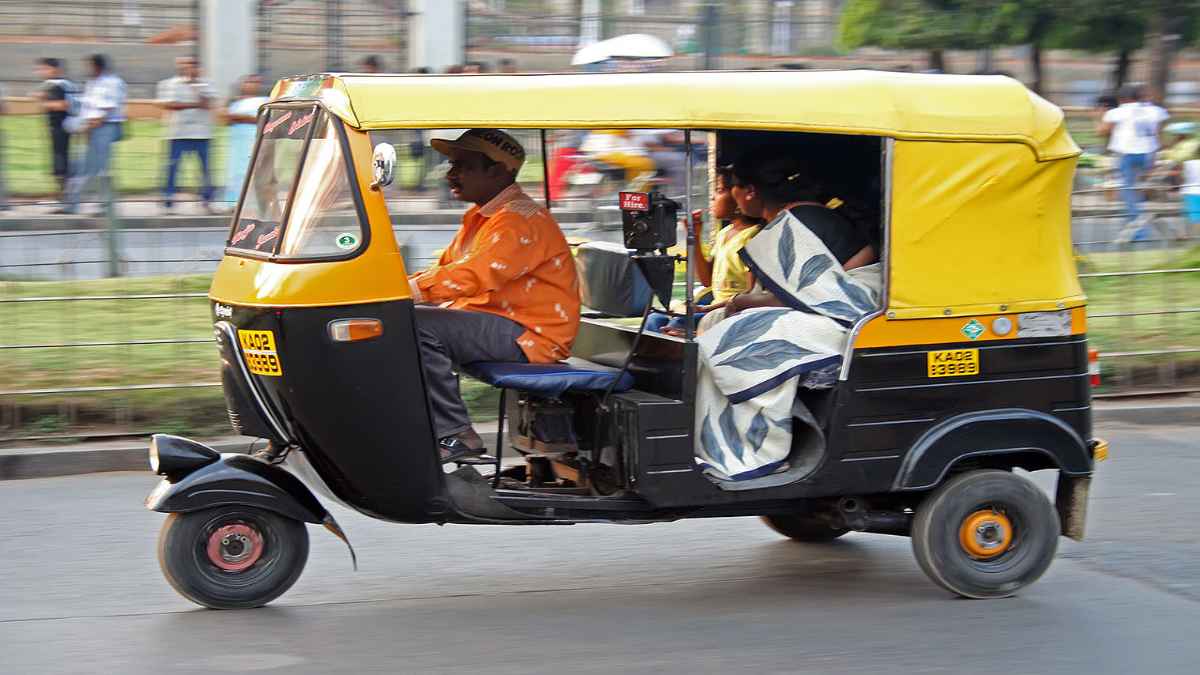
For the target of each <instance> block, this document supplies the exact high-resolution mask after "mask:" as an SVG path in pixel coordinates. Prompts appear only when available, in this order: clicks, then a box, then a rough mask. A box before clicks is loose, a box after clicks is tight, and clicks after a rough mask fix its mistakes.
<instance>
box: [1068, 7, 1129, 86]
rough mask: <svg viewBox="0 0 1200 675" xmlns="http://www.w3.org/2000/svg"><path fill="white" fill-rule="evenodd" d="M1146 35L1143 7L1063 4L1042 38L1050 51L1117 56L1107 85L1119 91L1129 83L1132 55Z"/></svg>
mask: <svg viewBox="0 0 1200 675" xmlns="http://www.w3.org/2000/svg"><path fill="white" fill-rule="evenodd" d="M1145 35H1146V16H1145V11H1144V9H1143V5H1142V4H1140V3H1133V2H1114V1H1112V0H1062V1H1061V2H1060V3H1059V8H1058V16H1057V20H1056V21H1055V22H1054V25H1053V26H1052V27H1051V28H1050V30H1049V33H1048V35H1047V36H1046V38H1045V40H1046V41H1045V44H1046V46H1047V47H1048V48H1051V49H1077V50H1081V51H1086V52H1092V53H1112V52H1115V53H1116V54H1117V59H1116V62H1115V64H1114V66H1113V71H1112V75H1111V76H1110V78H1109V84H1110V86H1111V88H1112V89H1114V90H1115V89H1118V88H1120V87H1121V85H1123V84H1125V82H1126V80H1128V79H1129V67H1130V65H1131V64H1132V62H1133V53H1134V52H1135V51H1137V50H1138V49H1141V48H1142V45H1143V43H1144V41H1145Z"/></svg>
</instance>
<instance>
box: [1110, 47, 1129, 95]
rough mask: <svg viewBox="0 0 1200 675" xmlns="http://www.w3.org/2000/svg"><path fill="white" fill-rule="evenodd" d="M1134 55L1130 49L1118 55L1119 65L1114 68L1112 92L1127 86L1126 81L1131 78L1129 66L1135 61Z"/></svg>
mask: <svg viewBox="0 0 1200 675" xmlns="http://www.w3.org/2000/svg"><path fill="white" fill-rule="evenodd" d="M1132 56H1133V55H1132V53H1131V52H1130V50H1128V49H1122V50H1121V51H1120V52H1119V53H1118V54H1117V63H1116V65H1115V66H1113V72H1112V90H1113V92H1116V91H1117V90H1118V89H1120V88H1121V87H1123V86H1124V85H1125V80H1126V79H1128V78H1129V66H1130V64H1131V63H1132V61H1133V58H1132Z"/></svg>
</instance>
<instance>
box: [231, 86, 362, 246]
mask: <svg viewBox="0 0 1200 675" xmlns="http://www.w3.org/2000/svg"><path fill="white" fill-rule="evenodd" d="M338 124H340V122H339V121H338V120H337V119H336V118H334V117H333V116H331V115H329V114H328V113H326V112H325V111H324V110H322V109H320V108H318V107H316V106H305V107H286V108H283V107H281V108H271V109H268V110H267V112H266V119H265V120H264V121H263V124H262V129H261V134H260V138H259V143H258V148H257V150H256V152H255V155H254V165H253V166H252V167H251V170H250V177H249V180H248V182H247V184H246V191H245V196H244V197H243V198H242V203H241V208H240V210H239V212H238V215H237V218H236V219H235V220H234V224H233V229H232V230H231V231H230V234H229V241H228V247H229V248H230V249H234V250H235V251H238V252H246V253H250V254H253V255H257V256H269V257H271V258H273V259H290V260H296V259H312V258H329V257H343V256H346V255H348V254H352V253H353V252H354V251H356V250H357V249H358V248H359V247H360V246H361V244H362V242H363V240H364V236H363V229H362V224H361V222H360V219H359V214H358V210H357V207H356V201H355V199H354V193H353V191H352V190H351V181H350V174H349V172H348V169H347V165H346V157H345V151H344V147H343V144H342V138H341V133H339V131H340V130H339V129H338V128H337V126H336V125H338Z"/></svg>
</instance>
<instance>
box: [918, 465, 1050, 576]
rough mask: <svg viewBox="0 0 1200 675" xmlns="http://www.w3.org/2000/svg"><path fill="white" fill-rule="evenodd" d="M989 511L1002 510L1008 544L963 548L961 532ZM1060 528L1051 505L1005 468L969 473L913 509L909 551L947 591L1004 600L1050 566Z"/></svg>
mask: <svg viewBox="0 0 1200 675" xmlns="http://www.w3.org/2000/svg"><path fill="white" fill-rule="evenodd" d="M988 512H990V513H991V514H1001V515H1002V516H1003V520H1004V522H1006V523H1007V524H1008V525H1009V526H1010V527H1009V528H1008V529H1010V530H1011V531H1010V532H1009V533H1008V535H1007V536H1008V537H1009V538H1008V540H1007V541H1008V543H1007V545H1004V546H1001V547H999V548H997V551H996V552H995V553H993V552H988V553H987V554H986V556H985V557H980V556H977V555H973V554H972V553H971V552H970V551H969V550H968V549H967V546H968V544H964V543H962V541H961V539H960V533H961V532H968V533H969V532H970V531H971V530H970V528H969V527H967V523H968V522H969V519H970V518H972V517H973V516H974V515H976V514H980V513H985V516H984V517H985V518H988V517H990V515H987V514H988ZM975 522H979V521H975ZM1059 529H1060V526H1059V520H1058V513H1057V511H1055V509H1054V505H1053V504H1051V503H1050V500H1049V499H1048V498H1047V497H1046V495H1045V493H1043V492H1042V491H1041V490H1039V489H1038V487H1037V486H1036V485H1034V484H1033V483H1031V482H1030V481H1028V480H1026V479H1025V478H1022V477H1020V476H1017V475H1014V474H1012V473H1010V472H1007V471H993V470H988V471H971V472H969V473H964V474H962V475H959V476H955V477H954V478H951V479H950V480H948V481H946V483H944V484H943V485H942V486H941V487H939V488H938V489H937V490H935V491H934V493H933V494H932V495H930V496H929V497H928V498H927V499H926V500H925V501H924V502H923V503H922V504H921V505H920V507H919V508H918V509H917V514H916V518H914V519H913V528H912V546H913V554H914V555H915V556H916V558H917V563H918V564H919V565H920V566H921V570H922V571H924V572H925V574H926V575H927V576H928V577H929V578H930V579H931V580H933V582H934V583H936V584H938V585H939V586H941V587H942V588H945V589H946V590H948V591H950V592H951V593H957V594H958V595H961V596H963V597H966V598H976V599H985V598H1004V597H1008V596H1010V595H1013V594H1014V593H1016V592H1017V591H1018V590H1020V589H1022V588H1024V587H1025V586H1028V585H1029V584H1032V583H1033V582H1035V581H1037V580H1038V578H1039V577H1041V576H1042V574H1043V573H1044V572H1045V571H1046V569H1047V568H1048V567H1050V563H1051V562H1052V561H1053V560H1054V554H1055V552H1056V551H1057V550H1058V535H1059ZM989 535H991V533H989ZM963 536H966V535H963ZM991 536H999V535H991ZM987 543H988V544H994V542H987ZM993 556H994V557H993Z"/></svg>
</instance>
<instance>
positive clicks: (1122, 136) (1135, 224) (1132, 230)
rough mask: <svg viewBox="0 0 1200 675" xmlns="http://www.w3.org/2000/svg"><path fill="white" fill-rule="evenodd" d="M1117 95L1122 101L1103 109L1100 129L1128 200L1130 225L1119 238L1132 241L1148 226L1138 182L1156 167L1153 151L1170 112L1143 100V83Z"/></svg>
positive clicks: (1126, 88)
mask: <svg viewBox="0 0 1200 675" xmlns="http://www.w3.org/2000/svg"><path fill="white" fill-rule="evenodd" d="M1117 98H1118V100H1119V102H1120V105H1119V106H1117V107H1116V108H1113V109H1112V110H1109V111H1108V112H1106V113H1104V117H1102V118H1101V122H1100V133H1101V134H1104V135H1107V136H1108V137H1109V141H1108V149H1109V150H1110V151H1111V152H1112V153H1113V154H1114V155H1116V156H1117V162H1118V166H1119V167H1120V172H1121V198H1122V199H1124V200H1125V215H1126V218H1127V220H1128V225H1127V226H1126V228H1125V230H1123V231H1122V233H1121V234H1120V235H1118V237H1117V238H1118V240H1119V241H1130V240H1133V239H1136V238H1138V236H1139V235H1140V232H1141V231H1142V230H1143V229H1145V226H1146V218H1145V217H1144V216H1143V215H1142V211H1141V201H1142V198H1141V195H1140V194H1139V193H1138V189H1137V186H1138V184H1139V182H1140V181H1141V180H1142V177H1143V176H1144V175H1145V174H1146V173H1147V172H1148V171H1150V169H1151V168H1153V167H1154V153H1155V152H1157V151H1158V148H1159V145H1160V143H1159V133H1160V130H1161V129H1162V124H1163V122H1165V121H1166V120H1167V118H1168V117H1169V115H1167V111H1165V110H1163V109H1162V108H1160V107H1158V106H1157V105H1155V104H1154V103H1152V102H1150V101H1146V100H1143V99H1144V97H1143V94H1142V90H1141V88H1140V87H1136V86H1133V85H1126V86H1124V87H1121V92H1120V94H1119V95H1118V96H1117Z"/></svg>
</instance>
